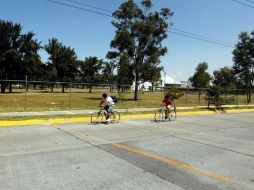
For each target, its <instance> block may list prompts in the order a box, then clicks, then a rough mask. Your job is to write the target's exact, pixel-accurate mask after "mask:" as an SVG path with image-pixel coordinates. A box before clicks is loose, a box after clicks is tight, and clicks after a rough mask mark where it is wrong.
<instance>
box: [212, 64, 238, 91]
mask: <svg viewBox="0 0 254 190" xmlns="http://www.w3.org/2000/svg"><path fill="white" fill-rule="evenodd" d="M213 76H214V79H213V81H212V82H213V85H214V86H217V87H220V88H222V89H224V91H225V90H233V89H235V87H236V86H235V85H236V83H235V80H234V73H233V70H232V69H231V68H229V67H223V68H221V69H219V70H215V71H214V72H213Z"/></svg>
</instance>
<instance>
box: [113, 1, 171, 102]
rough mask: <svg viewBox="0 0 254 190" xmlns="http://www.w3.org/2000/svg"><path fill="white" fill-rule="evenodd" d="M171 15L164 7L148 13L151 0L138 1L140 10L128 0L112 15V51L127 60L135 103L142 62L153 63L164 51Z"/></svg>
mask: <svg viewBox="0 0 254 190" xmlns="http://www.w3.org/2000/svg"><path fill="white" fill-rule="evenodd" d="M172 15H173V13H172V12H171V10H170V9H168V8H162V9H161V10H160V12H158V11H154V12H152V2H151V0H142V1H141V8H140V7H139V6H138V5H137V4H136V3H135V2H134V0H128V1H126V2H124V3H123V4H121V5H120V7H119V8H118V10H116V11H115V12H114V13H113V16H114V17H115V18H116V19H117V20H116V21H113V22H112V24H113V26H114V27H115V28H116V33H115V37H114V39H113V40H112V41H111V48H115V49H116V51H118V55H119V56H121V55H124V54H127V55H128V57H129V59H130V61H131V64H132V66H133V70H134V76H135V92H134V100H135V101H137V100H138V97H137V95H138V85H139V83H140V82H141V81H142V80H143V79H142V75H141V73H142V69H141V68H142V65H143V64H145V63H146V62H149V63H154V64H157V63H158V62H153V61H151V58H152V59H153V60H158V59H159V58H160V57H161V56H163V55H165V53H166V52H167V48H166V47H163V46H162V41H163V40H164V39H166V38H167V29H168V26H169V24H168V23H167V20H168V19H169V17H171V16H172Z"/></svg>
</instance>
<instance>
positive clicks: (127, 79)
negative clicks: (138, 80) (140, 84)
mask: <svg viewBox="0 0 254 190" xmlns="http://www.w3.org/2000/svg"><path fill="white" fill-rule="evenodd" d="M134 77H135V76H134V74H133V65H131V63H130V58H129V57H128V55H127V54H124V55H122V56H121V58H120V60H119V63H118V67H117V83H118V90H120V88H121V89H122V92H124V91H125V90H126V89H127V88H128V86H130V85H132V83H133V80H134Z"/></svg>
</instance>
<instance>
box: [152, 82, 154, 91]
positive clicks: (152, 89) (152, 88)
mask: <svg viewBox="0 0 254 190" xmlns="http://www.w3.org/2000/svg"><path fill="white" fill-rule="evenodd" d="M153 91H154V82H152V92H153Z"/></svg>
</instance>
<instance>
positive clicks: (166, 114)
mask: <svg viewBox="0 0 254 190" xmlns="http://www.w3.org/2000/svg"><path fill="white" fill-rule="evenodd" d="M168 115H169V108H168V106H166V109H165V119H167V118H168Z"/></svg>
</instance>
